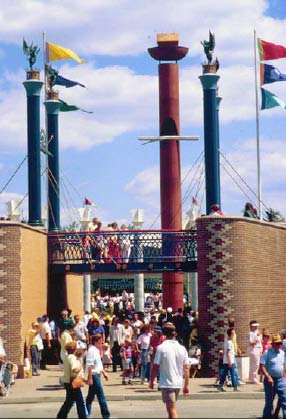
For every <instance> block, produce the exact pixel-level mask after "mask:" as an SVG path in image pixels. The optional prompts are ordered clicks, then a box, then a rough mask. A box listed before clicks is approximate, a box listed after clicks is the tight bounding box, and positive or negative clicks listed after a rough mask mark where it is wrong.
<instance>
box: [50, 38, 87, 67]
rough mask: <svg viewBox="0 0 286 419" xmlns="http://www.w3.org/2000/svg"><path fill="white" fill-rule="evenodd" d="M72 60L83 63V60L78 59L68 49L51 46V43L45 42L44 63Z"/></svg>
mask: <svg viewBox="0 0 286 419" xmlns="http://www.w3.org/2000/svg"><path fill="white" fill-rule="evenodd" d="M65 59H68V60H69V59H72V60H75V61H77V62H78V63H80V64H82V63H84V60H82V59H81V58H79V56H78V55H77V54H76V53H75V52H73V51H72V50H71V49H69V48H64V47H62V46H60V45H56V44H53V43H52V42H46V61H47V62H48V63H49V62H50V61H57V60H65Z"/></svg>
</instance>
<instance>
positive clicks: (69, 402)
mask: <svg viewBox="0 0 286 419" xmlns="http://www.w3.org/2000/svg"><path fill="white" fill-rule="evenodd" d="M65 351H66V353H67V356H66V358H65V359H64V376H63V383H64V386H65V390H66V399H65V401H64V403H63V405H62V406H61V408H60V410H59V412H58V414H57V419H66V418H67V416H68V413H69V411H70V410H71V408H72V407H73V405H74V403H76V409H77V415H78V418H79V419H88V414H87V410H86V406H85V402H84V398H83V394H82V389H81V388H76V389H73V388H72V387H71V379H72V378H74V377H76V376H77V375H79V374H80V373H81V371H82V364H81V362H80V361H79V360H78V359H77V357H76V355H75V353H76V351H77V345H76V342H75V341H72V342H69V343H67V345H66V347H65Z"/></svg>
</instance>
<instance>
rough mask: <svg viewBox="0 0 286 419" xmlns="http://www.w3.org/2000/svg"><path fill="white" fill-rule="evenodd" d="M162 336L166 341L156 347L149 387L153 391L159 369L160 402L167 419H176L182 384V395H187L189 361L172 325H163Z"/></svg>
mask: <svg viewBox="0 0 286 419" xmlns="http://www.w3.org/2000/svg"><path fill="white" fill-rule="evenodd" d="M163 334H164V335H165V336H166V340H165V341H164V342H163V343H162V344H161V345H159V346H158V347H157V352H156V355H155V359H154V365H153V368H152V371H151V379H150V384H149V387H150V388H151V389H154V380H155V378H156V377H157V373H158V369H159V368H160V378H159V386H160V388H161V390H162V400H163V402H164V403H165V405H166V409H167V412H168V417H169V419H176V418H178V415H177V408H176V402H177V400H178V397H179V392H180V389H181V388H182V385H183V383H184V385H183V394H184V395H187V394H189V379H190V367H189V359H188V353H187V350H186V348H185V347H184V346H183V345H181V344H180V343H179V342H178V341H177V340H176V328H175V326H174V325H173V323H168V322H167V323H165V325H164V326H163Z"/></svg>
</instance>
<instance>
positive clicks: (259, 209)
mask: <svg viewBox="0 0 286 419" xmlns="http://www.w3.org/2000/svg"><path fill="white" fill-rule="evenodd" d="M256 45H257V39H256V30H254V75H255V105H256V106H255V107H256V159H257V196H258V206H257V209H258V216H259V219H260V220H262V219H263V217H262V198H261V196H262V186H261V172H260V140H259V109H258V84H257V57H256Z"/></svg>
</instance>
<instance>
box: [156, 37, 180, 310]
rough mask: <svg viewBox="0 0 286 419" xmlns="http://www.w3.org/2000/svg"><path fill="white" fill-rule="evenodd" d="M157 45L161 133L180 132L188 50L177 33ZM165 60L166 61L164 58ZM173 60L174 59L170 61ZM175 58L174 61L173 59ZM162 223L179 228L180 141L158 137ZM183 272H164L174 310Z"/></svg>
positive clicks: (168, 302)
mask: <svg viewBox="0 0 286 419" xmlns="http://www.w3.org/2000/svg"><path fill="white" fill-rule="evenodd" d="M157 43H158V46H157V47H155V48H150V49H149V50H148V51H149V54H150V55H151V57H153V58H154V59H155V60H158V61H164V63H161V62H160V63H159V107H160V136H163V135H164V136H168V135H170V136H173V135H179V134H180V117H179V67H178V64H177V61H178V60H180V59H182V58H183V57H184V56H185V55H186V54H187V52H188V49H187V48H185V47H180V46H178V35H177V34H159V35H158V37H157ZM166 61H167V62H166ZM169 61H173V62H169ZM174 61H175V62H174ZM160 194H161V226H162V229H163V230H169V229H170V230H172V229H174V230H181V229H182V195H181V170H180V143H179V141H177V140H164V141H160ZM183 293H184V287H183V273H182V272H163V306H164V307H165V308H166V307H168V306H170V307H173V310H174V311H175V310H177V309H178V308H179V307H182V306H183Z"/></svg>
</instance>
